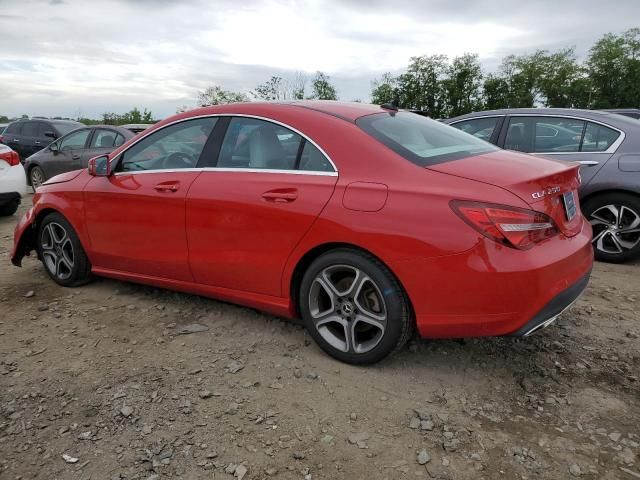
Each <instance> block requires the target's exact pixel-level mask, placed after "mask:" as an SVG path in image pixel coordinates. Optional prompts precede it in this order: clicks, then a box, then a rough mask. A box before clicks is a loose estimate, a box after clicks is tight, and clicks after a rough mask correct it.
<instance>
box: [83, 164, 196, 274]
mask: <svg viewBox="0 0 640 480" xmlns="http://www.w3.org/2000/svg"><path fill="white" fill-rule="evenodd" d="M199 174H200V173H199V172H191V171H188V172H155V173H147V174H143V175H140V174H124V175H123V174H118V175H112V176H110V177H93V178H92V179H91V181H90V182H89V183H88V184H87V187H86V189H85V192H84V202H85V205H86V217H85V222H86V225H87V230H88V233H89V238H90V241H91V254H90V258H91V263H92V265H93V266H94V267H96V268H98V267H99V268H106V269H110V270H120V271H123V272H130V273H135V274H143V275H150V276H159V277H164V278H167V279H172V280H180V281H184V282H190V281H193V276H192V275H191V271H190V270H189V264H188V261H187V260H188V251H187V235H186V232H185V217H186V213H185V203H186V196H187V192H188V190H189V187H190V186H191V184H192V183H193V181H194V180H195V179H196V177H197V176H198V175H199ZM164 183H172V184H174V185H175V186H176V188H177V190H176V191H169V190H163V191H158V190H156V189H155V187H156V186H157V185H160V184H164Z"/></svg>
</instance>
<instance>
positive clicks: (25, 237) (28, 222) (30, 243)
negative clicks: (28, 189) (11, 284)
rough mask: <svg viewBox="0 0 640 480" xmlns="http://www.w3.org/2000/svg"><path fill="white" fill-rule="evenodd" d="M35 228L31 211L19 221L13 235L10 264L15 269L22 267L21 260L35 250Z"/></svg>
mask: <svg viewBox="0 0 640 480" xmlns="http://www.w3.org/2000/svg"><path fill="white" fill-rule="evenodd" d="M36 239H37V226H36V222H35V215H34V211H33V209H29V210H28V211H27V213H26V214H25V215H24V216H23V217H22V218H21V219H20V221H19V222H18V224H17V225H16V229H15V231H14V233H13V251H12V252H11V263H13V264H14V265H15V266H16V267H21V266H22V259H23V258H24V257H26V256H29V255H30V254H31V252H32V251H33V250H36Z"/></svg>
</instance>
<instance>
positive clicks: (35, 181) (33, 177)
mask: <svg viewBox="0 0 640 480" xmlns="http://www.w3.org/2000/svg"><path fill="white" fill-rule="evenodd" d="M46 180H47V177H46V176H45V174H44V170H42V168H41V167H39V166H38V165H36V166H34V167H31V170H29V182H30V183H31V188H33V191H34V192H35V191H36V189H37V188H38V187H39V186H40V185H42V184H43V183H44V182H45V181H46Z"/></svg>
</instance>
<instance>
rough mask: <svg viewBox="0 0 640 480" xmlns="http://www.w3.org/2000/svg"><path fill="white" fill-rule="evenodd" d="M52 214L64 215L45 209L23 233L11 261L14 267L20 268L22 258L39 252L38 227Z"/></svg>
mask: <svg viewBox="0 0 640 480" xmlns="http://www.w3.org/2000/svg"><path fill="white" fill-rule="evenodd" d="M50 213H59V214H60V215H62V213H61V212H59V211H58V210H56V209H55V208H50V207H47V208H43V209H42V210H40V211H39V212H38V213H36V215H35V217H34V218H33V220H32V221H31V224H30V225H29V228H26V229H25V230H24V231H23V232H22V235H20V238H19V239H18V244H17V245H16V249H15V254H14V255H13V258H12V259H11V262H12V263H13V264H14V265H16V266H20V265H21V262H22V258H24V257H25V256H26V255H29V254H30V253H31V252H32V251H36V252H37V251H38V249H37V248H36V244H37V241H38V225H40V222H42V220H43V219H44V218H45V217H46V216H47V215H49V214H50ZM63 216H64V215H63Z"/></svg>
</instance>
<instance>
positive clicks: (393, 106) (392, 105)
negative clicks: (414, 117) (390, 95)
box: [380, 98, 400, 115]
mask: <svg viewBox="0 0 640 480" xmlns="http://www.w3.org/2000/svg"><path fill="white" fill-rule="evenodd" d="M398 103H400V102H399V101H398V98H394V99H393V100H391V101H390V102H387V103H383V104H382V105H380V108H384V109H385V110H391V111H392V112H397V111H398ZM392 115H394V114H393V113H392Z"/></svg>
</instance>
